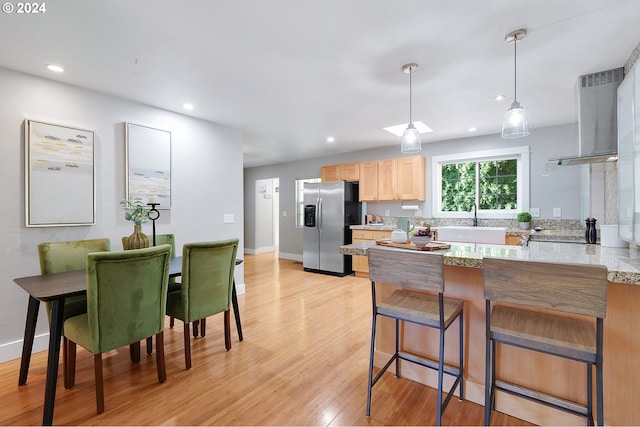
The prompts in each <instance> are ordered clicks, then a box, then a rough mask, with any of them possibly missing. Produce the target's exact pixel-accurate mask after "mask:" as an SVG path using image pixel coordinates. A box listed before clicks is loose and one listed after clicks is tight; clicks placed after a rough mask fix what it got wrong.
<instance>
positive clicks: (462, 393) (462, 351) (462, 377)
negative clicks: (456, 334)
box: [458, 310, 464, 402]
mask: <svg viewBox="0 0 640 427" xmlns="http://www.w3.org/2000/svg"><path fill="white" fill-rule="evenodd" d="M459 357H460V390H459V391H460V397H458V401H459V402H464V310H463V311H461V312H460V355H459Z"/></svg>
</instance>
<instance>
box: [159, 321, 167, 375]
mask: <svg viewBox="0 0 640 427" xmlns="http://www.w3.org/2000/svg"><path fill="white" fill-rule="evenodd" d="M156 358H157V361H156V363H157V364H158V382H160V383H163V382H165V381H166V379H167V368H166V365H165V362H164V331H160V332H159V333H157V334H156Z"/></svg>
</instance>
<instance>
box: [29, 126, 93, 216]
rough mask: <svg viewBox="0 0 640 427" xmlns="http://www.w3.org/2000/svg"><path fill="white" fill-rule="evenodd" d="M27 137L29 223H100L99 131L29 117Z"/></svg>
mask: <svg viewBox="0 0 640 427" xmlns="http://www.w3.org/2000/svg"><path fill="white" fill-rule="evenodd" d="M24 135H25V225H26V227H56V226H58V227H60V226H82V225H94V224H95V223H96V200H95V188H96V187H95V185H96V183H95V160H94V159H95V157H94V156H95V147H94V144H95V136H94V132H93V131H91V130H86V129H79V128H74V127H71V126H64V125H58V124H53V123H45V122H40V121H35V120H25V132H24Z"/></svg>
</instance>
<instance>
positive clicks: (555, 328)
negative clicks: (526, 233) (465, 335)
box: [483, 258, 608, 425]
mask: <svg viewBox="0 0 640 427" xmlns="http://www.w3.org/2000/svg"><path fill="white" fill-rule="evenodd" d="M483 275H484V295H485V302H486V365H485V412H484V423H485V425H489V423H490V421H491V411H495V409H496V391H497V390H500V391H504V392H507V393H509V394H512V395H515V396H520V397H523V398H526V399H529V400H532V401H535V402H538V403H541V404H544V405H547V406H550V407H553V408H556V409H559V410H562V411H566V412H569V413H572V414H575V415H580V416H583V417H585V418H587V421H588V423H589V425H593V421H594V420H593V389H592V387H593V386H592V384H593V379H592V375H593V367H595V369H596V401H597V412H598V414H597V418H598V425H604V399H603V367H602V364H603V330H604V317H605V315H606V304H607V286H608V281H607V268H606V267H605V266H602V265H583V264H569V263H551V262H534V261H525V260H512V259H499V258H484V259H483ZM492 302H500V303H501V304H500V305H495V304H492ZM518 306H524V307H527V308H529V309H523V308H520V307H518ZM531 308H534V309H543V310H547V311H549V310H551V311H555V312H560V313H558V314H555V313H553V314H551V313H548V312H536V311H532V310H531ZM562 313H570V314H574V315H578V316H582V317H581V318H577V317H575V316H573V317H569V316H565V315H562ZM584 317H591V318H595V320H596V321H595V324H596V327H595V331H594V328H593V323H591V321H589V320H586V319H585V318H584ZM498 343H500V344H502V345H511V346H516V347H520V348H524V349H529V350H533V351H537V352H541V353H545V354H550V355H553V356H558V357H562V358H566V359H570V360H576V361H578V362H582V363H585V364H586V366H587V399H586V401H587V404H586V405H581V404H578V403H575V402H571V401H568V400H566V399H562V398H559V397H556V396H551V395H549V394H546V393H541V392H538V391H535V390H532V389H530V388H527V387H524V386H521V385H517V384H514V383H510V382H507V381H502V380H499V379H497V378H496V348H497V344H498Z"/></svg>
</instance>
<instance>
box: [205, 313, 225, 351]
mask: <svg viewBox="0 0 640 427" xmlns="http://www.w3.org/2000/svg"><path fill="white" fill-rule="evenodd" d="M206 329H207V318H206V317H204V318H202V319H200V336H201V337H204V336H205V334H206V333H207V331H206ZM227 350H228V349H227Z"/></svg>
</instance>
